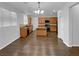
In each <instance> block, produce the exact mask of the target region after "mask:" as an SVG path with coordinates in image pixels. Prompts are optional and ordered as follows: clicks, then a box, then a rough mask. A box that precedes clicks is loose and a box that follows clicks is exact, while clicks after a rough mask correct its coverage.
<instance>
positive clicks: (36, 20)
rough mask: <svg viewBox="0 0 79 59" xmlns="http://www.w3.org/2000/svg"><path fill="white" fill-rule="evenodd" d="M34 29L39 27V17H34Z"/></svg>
mask: <svg viewBox="0 0 79 59" xmlns="http://www.w3.org/2000/svg"><path fill="white" fill-rule="evenodd" d="M32 24H33V30H36V28H38V17H32Z"/></svg>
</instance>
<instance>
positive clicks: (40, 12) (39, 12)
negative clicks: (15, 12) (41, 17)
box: [34, 2, 44, 14]
mask: <svg viewBox="0 0 79 59" xmlns="http://www.w3.org/2000/svg"><path fill="white" fill-rule="evenodd" d="M34 13H35V14H43V13H44V10H40V2H38V10H35V11H34Z"/></svg>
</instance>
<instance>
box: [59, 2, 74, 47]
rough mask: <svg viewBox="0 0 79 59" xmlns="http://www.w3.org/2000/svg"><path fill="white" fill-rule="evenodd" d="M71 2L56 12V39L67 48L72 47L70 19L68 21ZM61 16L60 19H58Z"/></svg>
mask: <svg viewBox="0 0 79 59" xmlns="http://www.w3.org/2000/svg"><path fill="white" fill-rule="evenodd" d="M73 4H75V3H73V2H70V3H68V4H67V5H65V6H64V7H63V8H62V9H61V10H60V11H58V25H59V26H58V37H59V38H61V39H62V40H63V42H64V43H65V44H66V45H67V46H68V47H71V46H72V30H71V26H72V25H71V24H72V22H71V19H70V14H69V11H70V6H72V5H73ZM60 16H61V17H60Z"/></svg>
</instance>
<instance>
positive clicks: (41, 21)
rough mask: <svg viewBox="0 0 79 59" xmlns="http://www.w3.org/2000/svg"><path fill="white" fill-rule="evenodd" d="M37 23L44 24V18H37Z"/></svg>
mask: <svg viewBox="0 0 79 59" xmlns="http://www.w3.org/2000/svg"><path fill="white" fill-rule="evenodd" d="M38 23H39V24H45V17H43V16H42V17H39V18H38Z"/></svg>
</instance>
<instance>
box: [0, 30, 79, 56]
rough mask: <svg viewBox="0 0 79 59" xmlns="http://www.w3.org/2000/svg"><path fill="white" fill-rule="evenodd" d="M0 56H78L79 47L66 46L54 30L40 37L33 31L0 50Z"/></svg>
mask: <svg viewBox="0 0 79 59" xmlns="http://www.w3.org/2000/svg"><path fill="white" fill-rule="evenodd" d="M0 56H79V48H78V47H72V48H69V47H67V46H66V45H65V44H64V43H63V41H62V40H61V39H58V37H57V33H56V32H48V35H47V36H44V37H43V36H41V37H40V36H37V35H36V32H35V31H34V32H32V33H31V34H30V35H29V36H27V37H26V38H19V39H17V40H16V41H14V42H13V43H11V44H10V45H8V46H7V47H5V48H3V49H2V50H0Z"/></svg>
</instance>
